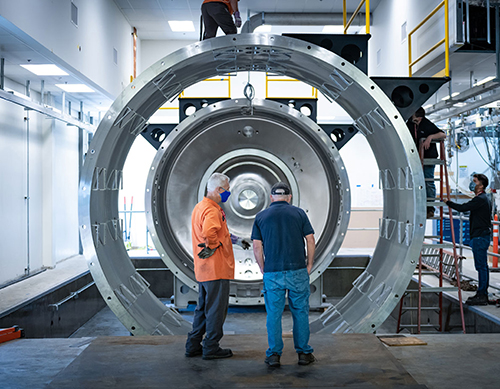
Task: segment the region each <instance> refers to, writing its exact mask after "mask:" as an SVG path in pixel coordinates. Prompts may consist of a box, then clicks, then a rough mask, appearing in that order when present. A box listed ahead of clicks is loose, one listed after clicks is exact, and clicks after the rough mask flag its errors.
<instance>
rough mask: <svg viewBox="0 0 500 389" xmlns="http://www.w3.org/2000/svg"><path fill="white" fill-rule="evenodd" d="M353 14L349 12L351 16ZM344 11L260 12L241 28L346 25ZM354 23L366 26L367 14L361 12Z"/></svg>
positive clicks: (247, 31) (246, 30) (245, 30)
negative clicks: (267, 25)
mask: <svg viewBox="0 0 500 389" xmlns="http://www.w3.org/2000/svg"><path fill="white" fill-rule="evenodd" d="M351 15H352V14H348V15H347V17H348V18H349V17H350V16H351ZM343 17H344V16H343V14H342V13H288V12H286V13H285V12H275V13H272V12H269V13H266V12H259V13H258V14H255V15H253V16H251V17H250V18H249V19H248V20H247V21H246V22H245V24H244V25H243V27H242V28H241V32H242V33H251V32H254V30H255V29H256V28H257V27H259V26H261V25H263V24H270V25H273V26H330V25H339V26H343V25H344V19H343ZM352 25H354V26H364V25H365V14H361V13H359V14H358V15H357V16H356V18H355V19H354V21H353V23H352Z"/></svg>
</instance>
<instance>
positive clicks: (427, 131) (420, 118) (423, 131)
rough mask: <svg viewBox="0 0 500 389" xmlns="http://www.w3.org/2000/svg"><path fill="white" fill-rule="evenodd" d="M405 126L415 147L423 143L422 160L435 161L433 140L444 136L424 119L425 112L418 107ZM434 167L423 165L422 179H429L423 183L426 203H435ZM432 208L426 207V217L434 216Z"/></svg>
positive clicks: (435, 151) (444, 136)
mask: <svg viewBox="0 0 500 389" xmlns="http://www.w3.org/2000/svg"><path fill="white" fill-rule="evenodd" d="M406 126H407V127H408V129H409V130H410V133H411V136H412V138H413V140H414V141H415V145H417V147H418V146H419V144H420V141H422V142H423V145H422V146H423V148H424V159H436V158H438V151H437V147H436V144H435V143H432V141H433V140H440V139H444V138H446V134H445V133H444V132H443V131H441V130H440V129H439V128H437V127H436V125H435V124H434V123H432V122H431V121H430V120H429V119H427V118H426V117H425V110H424V109H423V108H422V107H420V108H419V109H417V111H416V112H415V113H414V114H413V115H412V117H411V118H410V119H408V121H407V122H406ZM435 168H436V165H424V166H423V169H424V177H425V178H426V179H429V181H427V180H426V181H425V191H426V193H427V201H436V200H435V199H436V184H435V183H434V181H432V180H430V179H431V178H432V179H434V170H435ZM434 211H435V210H434V207H427V217H428V218H430V217H433V216H434Z"/></svg>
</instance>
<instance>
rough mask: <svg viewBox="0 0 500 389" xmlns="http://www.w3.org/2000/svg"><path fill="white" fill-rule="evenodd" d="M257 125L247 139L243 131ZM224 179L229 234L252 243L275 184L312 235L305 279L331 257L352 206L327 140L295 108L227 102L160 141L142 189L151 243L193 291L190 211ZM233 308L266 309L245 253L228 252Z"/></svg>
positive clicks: (208, 109)
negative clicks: (286, 191) (288, 192)
mask: <svg viewBox="0 0 500 389" xmlns="http://www.w3.org/2000/svg"><path fill="white" fill-rule="evenodd" d="M249 128H252V129H254V132H253V134H252V136H248V134H246V132H245V129H246V130H247V131H248V130H249ZM214 172H220V173H224V174H226V175H228V176H229V177H230V179H231V192H232V196H231V197H230V198H229V200H228V202H227V203H226V204H223V208H224V211H225V213H226V217H227V223H228V227H229V230H230V232H231V233H233V234H234V235H237V236H240V237H246V238H249V237H250V235H251V230H252V225H253V221H254V218H255V215H256V214H257V213H258V212H260V211H261V210H263V209H265V208H266V207H267V206H268V205H269V203H270V199H269V194H270V192H271V187H272V185H273V184H275V183H276V182H278V181H285V182H287V183H288V184H289V185H290V187H291V188H292V203H293V204H295V205H299V206H301V207H302V208H303V209H304V210H305V211H306V213H307V214H308V216H309V219H310V220H311V223H312V225H313V227H314V229H315V233H316V234H315V235H316V239H317V245H316V247H317V248H316V259H315V265H314V269H313V272H312V274H311V281H314V280H315V279H316V278H318V277H319V276H320V275H321V273H322V272H323V271H324V270H325V269H326V267H328V265H329V264H330V263H331V261H332V257H333V256H334V255H335V254H336V253H337V252H338V250H339V248H340V245H341V243H342V240H343V237H344V235H345V232H346V230H347V225H348V221H349V210H350V201H349V199H350V197H349V184H348V178H347V173H346V170H345V167H344V165H343V163H342V160H341V158H340V155H339V152H338V150H337V149H336V147H335V145H334V143H333V142H332V140H331V139H330V138H329V137H328V136H327V135H326V134H325V132H324V131H323V130H322V129H321V128H320V127H319V126H318V125H317V124H316V123H314V122H313V121H312V120H310V119H309V118H307V117H306V116H305V115H303V114H301V113H300V112H299V111H297V110H295V109H293V108H290V107H288V106H287V105H283V104H279V103H276V102H273V101H268V100H254V101H253V102H252V105H251V106H249V103H248V101H247V100H246V99H240V100H227V101H222V102H218V103H215V104H212V105H210V106H208V107H206V108H203V109H201V110H200V111H198V112H196V113H195V114H192V115H191V116H189V117H188V118H187V119H185V120H184V121H183V122H182V123H181V124H180V125H179V126H177V127H176V129H175V130H174V131H173V132H171V133H170V134H169V136H168V137H167V138H166V139H165V141H164V142H163V143H162V145H161V146H160V148H159V149H158V152H157V154H156V157H155V159H154V160H153V163H152V166H151V170H150V173H149V176H148V180H147V184H146V214H147V220H148V226H149V230H150V231H152V232H153V233H154V238H153V240H154V243H155V247H156V248H157V250H158V251H159V253H160V255H161V258H162V259H163V260H164V261H165V263H166V264H167V266H168V267H169V268H170V269H171V270H172V271H173V272H174V274H175V275H176V276H177V277H178V278H179V279H180V280H181V281H183V282H184V283H185V284H186V285H189V286H191V287H192V288H193V289H195V290H197V289H198V287H197V283H196V279H195V274H194V265H193V256H192V247H191V211H192V209H193V208H194V206H195V205H196V203H197V202H198V201H200V200H201V199H202V198H203V195H204V192H205V188H206V183H207V181H208V178H209V177H210V176H211V175H212V174H213V173H214ZM234 253H235V260H236V267H235V270H236V272H235V280H234V281H233V282H232V283H231V292H230V296H231V297H230V302H231V303H232V304H238V305H253V304H259V303H263V298H262V296H261V290H262V275H261V273H260V270H259V268H258V266H257V264H256V262H255V260H254V258H253V257H254V256H253V251H252V250H247V251H245V250H242V249H240V248H239V247H237V246H235V248H234Z"/></svg>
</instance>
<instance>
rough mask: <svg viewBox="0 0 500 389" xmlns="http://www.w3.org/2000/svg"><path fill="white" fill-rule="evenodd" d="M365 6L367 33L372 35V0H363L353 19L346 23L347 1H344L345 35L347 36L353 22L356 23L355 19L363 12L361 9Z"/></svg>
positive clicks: (352, 16)
mask: <svg viewBox="0 0 500 389" xmlns="http://www.w3.org/2000/svg"><path fill="white" fill-rule="evenodd" d="M363 4H365V14H366V15H365V19H366V20H365V21H366V33H367V34H369V33H370V0H361V2H360V3H359V5H358V8H356V10H355V11H354V13H353V14H352V15H351V18H350V19H349V21H348V22H347V23H346V20H347V7H346V0H344V3H343V19H344V34H347V30H348V29H349V27H350V26H351V24H352V22H353V21H354V18H355V17H356V16H358V13H359V11H360V10H361V7H362V6H363Z"/></svg>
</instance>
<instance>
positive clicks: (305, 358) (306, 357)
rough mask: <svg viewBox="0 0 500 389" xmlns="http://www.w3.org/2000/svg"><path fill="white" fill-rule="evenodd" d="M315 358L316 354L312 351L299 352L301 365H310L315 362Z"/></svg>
mask: <svg viewBox="0 0 500 389" xmlns="http://www.w3.org/2000/svg"><path fill="white" fill-rule="evenodd" d="M315 360H316V358H314V355H312V353H309V354H304V353H300V354H299V365H309V364H311V363H313V362H314V361H315Z"/></svg>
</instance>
